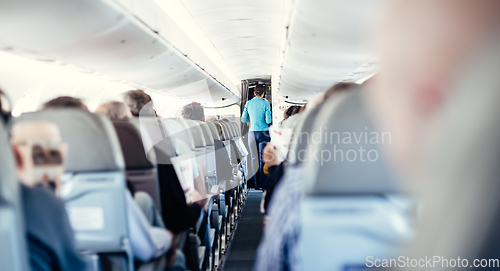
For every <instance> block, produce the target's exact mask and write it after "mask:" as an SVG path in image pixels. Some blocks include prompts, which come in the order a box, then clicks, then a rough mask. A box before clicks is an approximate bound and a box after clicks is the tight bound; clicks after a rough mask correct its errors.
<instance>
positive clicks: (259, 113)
mask: <svg viewBox="0 0 500 271" xmlns="http://www.w3.org/2000/svg"><path fill="white" fill-rule="evenodd" d="M241 121H242V122H243V123H248V122H250V132H249V133H248V146H249V147H250V156H251V158H250V159H251V160H250V162H251V163H252V169H251V172H252V173H251V175H250V176H252V175H254V174H255V177H254V182H255V188H260V187H266V182H267V178H266V175H265V174H264V172H263V170H262V169H263V168H264V161H263V159H262V152H263V151H264V147H265V146H266V144H267V142H269V141H270V138H269V132H268V131H269V124H271V123H272V121H273V118H272V115H271V104H270V103H269V102H268V101H266V100H264V99H262V98H261V97H254V98H253V99H251V100H250V101H248V102H247V103H246V104H245V108H244V109H243V114H242V115H241Z"/></svg>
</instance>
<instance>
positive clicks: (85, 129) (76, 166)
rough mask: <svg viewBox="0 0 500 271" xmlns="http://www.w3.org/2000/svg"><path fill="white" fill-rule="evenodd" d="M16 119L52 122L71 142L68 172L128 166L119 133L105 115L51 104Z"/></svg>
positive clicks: (121, 168) (67, 159)
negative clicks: (56, 106)
mask: <svg viewBox="0 0 500 271" xmlns="http://www.w3.org/2000/svg"><path fill="white" fill-rule="evenodd" d="M14 121H15V122H36V121H46V122H52V123H54V124H56V125H57V126H58V127H59V130H60V132H61V137H62V140H63V141H64V142H66V143H67V144H68V155H67V157H66V160H65V162H64V164H65V169H66V172H89V171H116V170H123V169H125V162H124V160H123V155H122V151H121V147H120V142H119V140H118V136H117V135H116V132H115V129H114V127H113V125H112V123H111V121H110V120H108V119H107V118H106V117H105V116H102V115H98V114H94V113H90V112H88V111H85V110H82V109H73V108H51V109H46V110H42V111H37V112H33V113H26V114H22V115H21V116H20V117H18V118H16V119H15V120H14Z"/></svg>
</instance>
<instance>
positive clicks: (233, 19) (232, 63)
mask: <svg viewBox="0 0 500 271" xmlns="http://www.w3.org/2000/svg"><path fill="white" fill-rule="evenodd" d="M158 2H161V0H158ZM182 4H183V5H184V6H185V8H186V9H187V10H188V12H189V14H190V15H191V16H192V18H193V19H194V20H195V22H196V23H197V24H198V25H199V27H200V28H201V30H202V31H203V32H204V33H205V35H206V37H207V38H208V39H209V40H210V42H211V44H212V45H213V46H214V47H215V49H216V50H217V53H218V54H220V56H221V57H222V58H223V60H224V61H225V62H226V63H227V65H228V66H229V68H230V69H231V70H232V72H233V73H234V75H235V76H236V77H237V78H238V79H240V80H242V79H250V78H259V77H264V76H269V75H272V74H274V73H276V71H278V70H279V66H280V45H281V43H282V41H283V40H284V39H285V37H284V35H283V31H282V26H283V19H284V17H285V12H288V11H287V10H285V6H286V4H287V0H273V1H269V0H245V1H226V0H215V1H199V0H182Z"/></svg>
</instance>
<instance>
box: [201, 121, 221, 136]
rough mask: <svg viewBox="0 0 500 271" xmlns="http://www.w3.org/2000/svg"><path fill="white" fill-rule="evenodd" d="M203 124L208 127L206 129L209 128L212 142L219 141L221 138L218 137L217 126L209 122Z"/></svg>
mask: <svg viewBox="0 0 500 271" xmlns="http://www.w3.org/2000/svg"><path fill="white" fill-rule="evenodd" d="M205 123H206V124H207V125H208V127H210V133H212V138H213V139H214V140H221V138H220V136H219V131H218V128H217V125H215V124H214V123H213V122H211V121H208V122H205Z"/></svg>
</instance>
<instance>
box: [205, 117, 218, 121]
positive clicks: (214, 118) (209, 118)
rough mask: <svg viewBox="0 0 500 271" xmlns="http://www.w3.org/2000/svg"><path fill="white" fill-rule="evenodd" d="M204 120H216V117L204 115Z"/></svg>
mask: <svg viewBox="0 0 500 271" xmlns="http://www.w3.org/2000/svg"><path fill="white" fill-rule="evenodd" d="M205 121H217V118H216V117H215V116H208V117H205Z"/></svg>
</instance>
